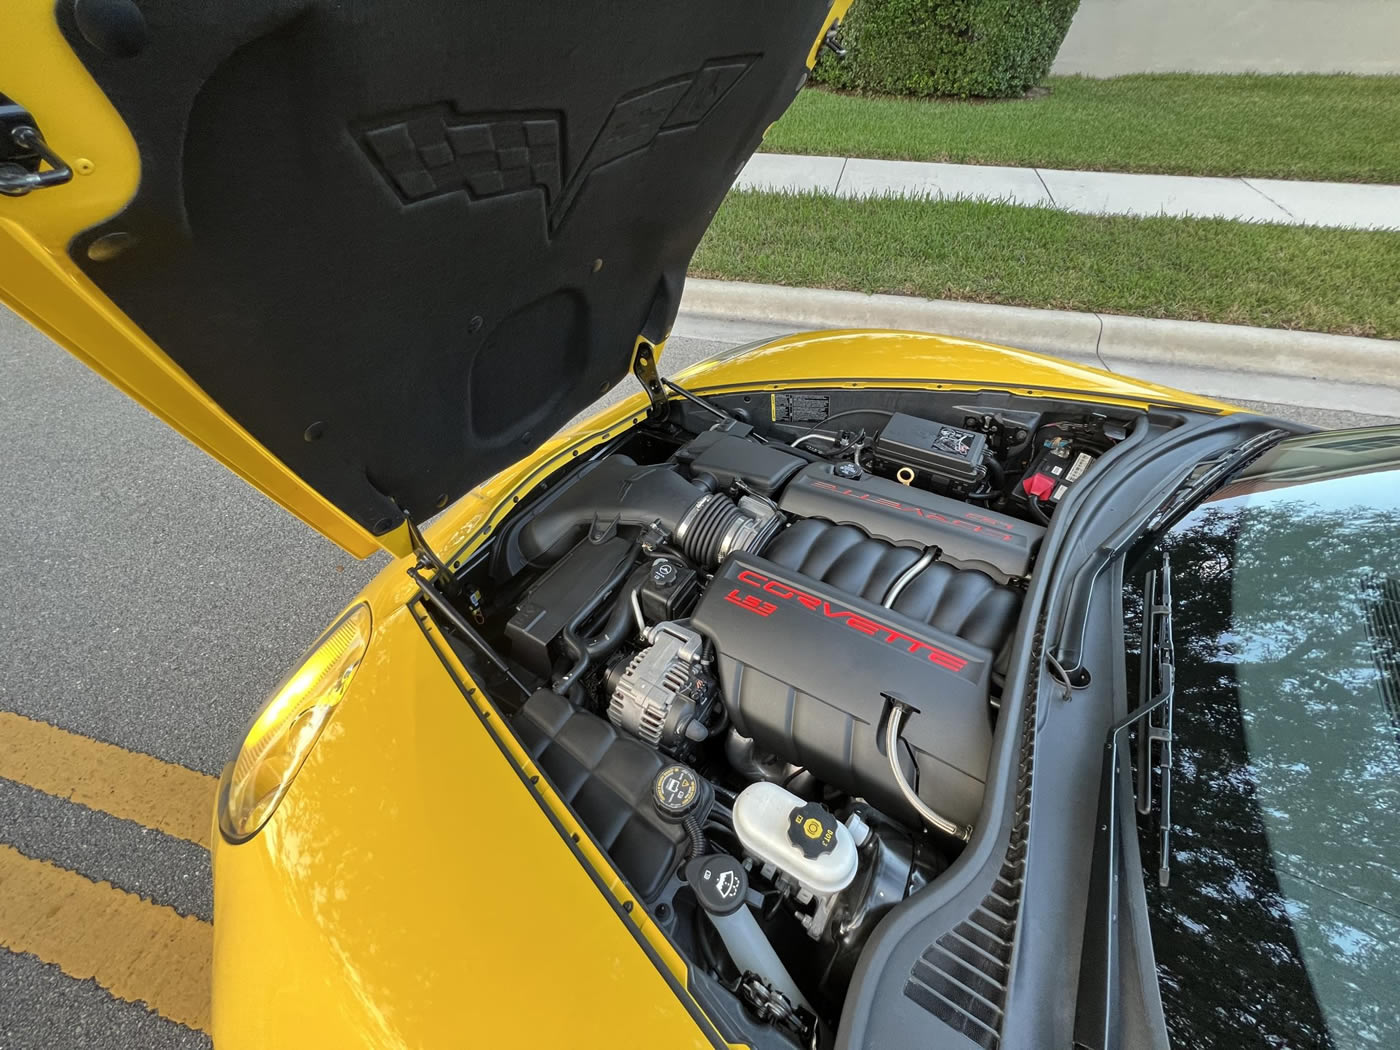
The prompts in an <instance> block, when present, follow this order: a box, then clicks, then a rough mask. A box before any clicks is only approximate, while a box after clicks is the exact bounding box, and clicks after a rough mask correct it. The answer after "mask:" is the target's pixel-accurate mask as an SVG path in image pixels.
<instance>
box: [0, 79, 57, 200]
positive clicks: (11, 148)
mask: <svg viewBox="0 0 1400 1050" xmlns="http://www.w3.org/2000/svg"><path fill="white" fill-rule="evenodd" d="M44 164H48V168H46V169H45V168H44V167H43V165H44ZM72 178H73V169H72V168H71V167H69V165H68V163H67V161H65V160H64V159H63V158H62V157H60V156H59V155H58V154H57V153H55V152H54V151H53V150H52V149H50V148H49V145H48V143H47V142H45V141H44V136H43V135H41V134H40V133H39V128H38V125H37V124H36V123H35V121H34V118H33V116H31V115H30V113H29V111H28V110H27V109H25V108H24V107H23V106H21V105H19V104H17V103H15V102H12V101H10V100H9V99H8V98H6V97H5V96H4V95H0V193H3V194H5V195H6V196H9V197H23V196H24V195H25V194H26V193H30V192H32V191H34V190H42V189H47V188H48V187H50V186H61V185H63V184H64V183H65V182H68V181H70V180H71V179H72Z"/></svg>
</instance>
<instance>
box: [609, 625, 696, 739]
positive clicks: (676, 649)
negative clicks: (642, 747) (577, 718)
mask: <svg viewBox="0 0 1400 1050" xmlns="http://www.w3.org/2000/svg"><path fill="white" fill-rule="evenodd" d="M647 642H648V643H649V644H648V645H647V647H646V648H645V649H643V650H641V651H640V652H639V653H637V654H636V655H635V656H633V657H632V659H631V660H629V661H627V663H625V664H623V665H621V666H619V667H618V668H615V669H614V670H613V672H612V673H611V674H610V675H609V682H608V684H609V685H610V686H611V688H612V698H611V700H609V701H608V721H610V722H612V724H613V725H615V726H616V727H617V728H618V729H621V730H623V731H624V732H627V733H631V734H632V735H633V736H635V737H637V738H638V739H639V740H641V741H643V742H644V743H646V744H650V745H651V746H652V747H655V748H659V749H660V750H662V751H666V752H668V753H670V754H675V755H679V754H681V753H683V752H685V751H688V750H689V747H690V744H692V743H696V742H699V741H701V740H704V739H705V738H706V737H707V736H709V729H708V728H707V727H706V724H705V720H706V718H707V717H708V716H709V713H710V708H711V707H712V706H713V704H714V697H715V683H714V679H713V678H711V677H710V675H709V673H708V671H707V669H706V667H705V664H704V658H703V657H704V648H705V640H704V639H703V638H701V637H700V635H698V634H696V633H695V632H694V631H692V630H690V628H688V627H682V626H681V625H680V624H678V623H670V622H667V623H658V624H656V625H655V626H653V627H652V628H650V629H649V630H648V631H647Z"/></svg>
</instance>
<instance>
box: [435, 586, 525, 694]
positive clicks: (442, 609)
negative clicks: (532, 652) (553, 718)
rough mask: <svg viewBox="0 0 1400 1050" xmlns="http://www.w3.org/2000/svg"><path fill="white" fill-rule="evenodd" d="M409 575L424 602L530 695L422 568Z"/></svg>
mask: <svg viewBox="0 0 1400 1050" xmlns="http://www.w3.org/2000/svg"><path fill="white" fill-rule="evenodd" d="M408 575H409V576H410V578H412V580H413V582H414V583H416V584H417V585H418V591H419V593H421V594H422V595H423V599H424V601H426V602H427V603H428V604H429V605H431V606H432V607H433V608H434V609H436V610H437V611H438V612H439V613H441V614H442V615H443V617H444V618H445V619H446V620H447V622H448V623H450V624H451V625H452V626H453V627H454V628H456V630H457V632H458V633H459V634H461V635H462V637H463V638H465V639H466V640H467V642H469V643H470V644H471V646H472V648H473V649H475V650H476V651H477V652H479V653H480V654H481V655H482V656H484V657H486V659H487V661H488V662H489V663H490V664H491V666H492V667H494V668H496V670H498V671H500V672H501V674H503V675H505V676H506V678H508V679H509V680H510V682H511V684H512V685H514V686H515V688H517V689H519V690H520V695H521V696H529V695H530V692H531V690H530V688H529V687H528V686H527V685H526V684H525V683H524V682H522V681H521V680H520V679H519V678H518V677H517V676H516V674H515V672H514V671H512V670H511V667H510V664H508V663H506V661H505V658H504V657H503V656H501V654H500V653H498V652H496V650H495V649H492V648H491V644H490V643H489V642H487V640H486V639H485V638H483V637H482V636H481V632H480V631H478V630H477V629H476V628H475V627H473V626H472V625H471V624H470V623H468V622H467V618H466V617H465V616H463V615H462V614H461V613H460V612H458V611H457V608H456V606H454V605H453V604H452V603H451V602H449V601H448V600H447V599H446V598H444V597H443V596H442V595H441V594H439V593H438V590H437V588H436V587H434V586H433V581H432V580H426V579H424V578H423V575H422V567H421V566H418V565H415V566H414V567H413V568H411V569H409V570H408Z"/></svg>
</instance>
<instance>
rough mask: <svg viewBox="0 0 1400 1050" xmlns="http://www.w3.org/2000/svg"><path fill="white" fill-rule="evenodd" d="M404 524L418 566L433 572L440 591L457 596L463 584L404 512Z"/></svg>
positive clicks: (415, 523)
mask: <svg viewBox="0 0 1400 1050" xmlns="http://www.w3.org/2000/svg"><path fill="white" fill-rule="evenodd" d="M403 520H404V523H405V524H406V525H407V526H408V540H409V542H410V543H411V544H412V545H413V553H414V555H415V556H416V557H417V558H418V565H419V566H420V567H421V568H424V569H432V570H433V582H434V583H436V584H437V586H438V589H439V590H440V591H442V593H443V594H446V595H449V596H451V595H455V594H456V593H457V592H458V591H459V590H461V584H460V583H459V582H458V581H457V577H456V576H454V575H453V574H452V571H451V570H450V569H448V567H447V566H446V565H445V564H443V561H442V559H441V558H439V557H438V556H437V554H436V553H435V552H434V551H433V548H431V547H430V546H428V541H427V540H426V539H424V538H423V532H422V530H421V529H419V528H418V523H417V522H415V521H414V520H413V518H411V517H410V516H409V513H408V511H404V512H403Z"/></svg>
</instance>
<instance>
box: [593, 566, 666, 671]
mask: <svg viewBox="0 0 1400 1050" xmlns="http://www.w3.org/2000/svg"><path fill="white" fill-rule="evenodd" d="M650 571H651V567H650V566H649V565H641V566H638V567H637V568H636V569H635V570H634V571H633V572H632V577H631V579H629V580H628V581H627V586H626V587H624V588H623V589H622V591H621V593H620V594H618V596H617V601H616V603H615V604H614V605H613V608H612V612H611V613H610V614H609V615H608V620H607V623H605V624H604V625H603V629H602V631H600V632H599V633H598V635H597V637H595V638H592V639H590V640H589V641H588V643H587V644H586V645H585V646H584V648H585V649H586V650H587V652H588V656H589V659H591V660H598V659H601V658H602V657H604V656H607V655H608V654H610V653H611V652H612V651H613V650H614V649H616V648H617V647H618V646H619V645H621V644H622V643H623V642H624V641H626V640H627V635H628V632H629V631H630V630H631V627H632V595H633V594H634V593H636V592H637V591H640V590H641V589H642V585H643V584H645V583H646V580H647V573H648V572H650Z"/></svg>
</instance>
